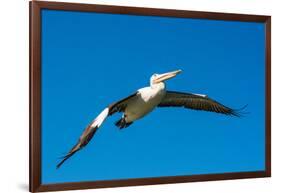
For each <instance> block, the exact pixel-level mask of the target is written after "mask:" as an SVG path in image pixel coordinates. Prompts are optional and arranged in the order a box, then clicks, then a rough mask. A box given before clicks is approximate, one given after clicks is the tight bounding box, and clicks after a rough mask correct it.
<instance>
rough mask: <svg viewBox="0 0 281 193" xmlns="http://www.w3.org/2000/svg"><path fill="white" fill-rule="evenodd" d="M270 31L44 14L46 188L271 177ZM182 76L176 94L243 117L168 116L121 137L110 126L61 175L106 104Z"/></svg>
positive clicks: (163, 113) (161, 112)
mask: <svg viewBox="0 0 281 193" xmlns="http://www.w3.org/2000/svg"><path fill="white" fill-rule="evenodd" d="M264 27H265V26H264V25H263V24H260V23H250V22H230V21H214V20H201V19H180V18H166V17H150V16H129V15H112V14H97V13H82V12H68V11H53V10H43V11H42V183H43V184H47V183H61V182H76V181H95V180H112V179H128V178H143V177H159V176H177V175H193V174H210V173H225V172H241V171H260V170H264V169H265V168H264V165H265V162H264V154H265V149H264V143H265V141H264V138H265V127H264V125H265V120H264V115H265V103H264V100H265V98H264V91H265V85H264V79H265V76H264V68H265V67H264V61H265V56H264V49H265V41H264V39H265V38H264V37H265V28H264ZM177 69H181V70H182V71H183V72H182V73H181V74H180V75H178V76H177V77H176V78H174V79H171V80H169V81H168V82H167V84H166V85H167V90H174V91H181V92H191V93H200V94H207V95H208V96H209V97H210V98H213V99H215V100H217V101H219V102H221V103H223V104H225V105H227V106H230V107H232V108H240V107H242V106H244V105H245V104H248V107H247V109H246V111H248V112H250V113H249V114H247V115H246V116H244V117H242V118H236V117H228V116H225V115H220V114H216V113H209V112H201V111H194V110H187V109H181V108H161V109H160V108H159V109H155V110H154V111H153V112H152V113H150V114H149V115H148V116H146V117H144V118H142V119H141V120H138V121H136V122H134V123H133V124H132V125H131V126H130V127H128V128H126V129H123V130H119V129H118V128H117V127H116V126H115V125H114V122H115V121H116V120H117V119H119V118H120V116H121V114H115V115H114V116H111V117H109V118H108V119H107V120H106V122H105V123H104V124H103V125H102V127H101V128H100V129H99V130H98V131H97V133H96V135H95V136H94V137H93V139H92V141H91V142H90V143H89V144H88V145H87V146H86V147H85V148H84V149H83V150H81V151H79V152H78V153H76V154H75V155H74V156H73V157H72V158H70V159H69V160H67V161H66V162H65V163H64V164H63V165H62V167H61V168H60V169H59V170H57V169H56V165H57V163H58V162H59V161H60V159H59V157H61V156H63V155H64V154H66V153H67V152H68V151H69V150H70V149H71V148H72V146H73V145H74V144H75V143H76V142H77V140H78V138H79V137H80V135H81V133H82V132H83V130H84V128H85V127H86V126H87V125H88V124H89V122H90V121H91V120H92V119H94V118H95V117H96V116H97V115H98V114H99V113H100V112H101V111H102V110H103V109H104V108H105V107H106V106H107V105H109V104H110V103H112V102H115V101H117V100H120V99H122V98H124V97H126V96H128V95H130V94H132V93H134V92H135V91H136V90H137V89H139V88H142V87H145V86H148V85H149V79H150V76H151V75H152V74H153V73H164V72H167V71H171V70H177Z"/></svg>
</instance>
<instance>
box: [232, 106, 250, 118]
mask: <svg viewBox="0 0 281 193" xmlns="http://www.w3.org/2000/svg"><path fill="white" fill-rule="evenodd" d="M247 106H248V104H246V105H244V106H243V107H241V108H239V109H233V110H232V111H231V113H230V114H231V115H233V116H235V117H244V116H245V115H246V114H249V112H245V111H244V110H245V109H246V108H247Z"/></svg>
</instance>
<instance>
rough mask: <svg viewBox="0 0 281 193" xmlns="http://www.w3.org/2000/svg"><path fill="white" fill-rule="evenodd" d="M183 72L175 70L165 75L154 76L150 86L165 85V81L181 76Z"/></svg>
mask: <svg viewBox="0 0 281 193" xmlns="http://www.w3.org/2000/svg"><path fill="white" fill-rule="evenodd" d="M180 72H181V70H175V71H172V72H167V73H164V74H153V75H152V76H151V78H150V85H151V86H152V85H155V84H159V83H163V82H164V81H165V80H168V79H171V78H173V77H175V76H176V75H177V74H179V73H180Z"/></svg>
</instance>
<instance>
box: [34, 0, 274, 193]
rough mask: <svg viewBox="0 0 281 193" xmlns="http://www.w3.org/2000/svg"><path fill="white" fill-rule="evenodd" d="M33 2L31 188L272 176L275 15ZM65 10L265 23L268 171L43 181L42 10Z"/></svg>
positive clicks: (90, 186)
mask: <svg viewBox="0 0 281 193" xmlns="http://www.w3.org/2000/svg"><path fill="white" fill-rule="evenodd" d="M29 6H30V149H29V152H30V165H29V167H30V179H29V181H30V186H29V187H30V189H29V190H30V191H31V192H43V191H59V190H76V189H88V188H104V187H121V186H136V185H151V184H166V183H183V182H196V181H212V180H229V179H242V178H260V177H270V176H271V17H270V16H262V15H245V14H230V13H211V12H197V11H183V10H169V9H153V8H137V7H123V6H106V5H93V4H76V3H62V2H60V3H59V2H44V1H31V2H29ZM42 9H50V10H63V11H80V12H97V13H111V14H128V15H142V16H165V17H176V18H194V19H209V20H226V21H245V22H258V23H264V24H265V29H266V32H265V34H266V37H265V42H266V46H265V47H266V49H265V59H266V61H265V68H266V69H265V80H266V82H265V85H266V90H265V100H266V101H265V104H266V107H265V111H266V112H265V116H266V117H265V129H266V131H265V132H266V133H265V144H264V145H265V158H266V160H265V168H266V169H265V171H253V172H251V171H250V172H235V173H221V174H203V175H201V174H200V175H191V176H171V177H166V176H165V177H155V178H137V179H125V180H123V179H122V180H108V181H93V182H88V181H87V182H70V183H58V184H42V182H41V111H42V109H41V10H42Z"/></svg>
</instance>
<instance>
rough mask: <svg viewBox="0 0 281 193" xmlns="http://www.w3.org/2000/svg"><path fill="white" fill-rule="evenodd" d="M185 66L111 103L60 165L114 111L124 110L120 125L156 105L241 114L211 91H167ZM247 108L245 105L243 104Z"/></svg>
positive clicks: (153, 77)
mask: <svg viewBox="0 0 281 193" xmlns="http://www.w3.org/2000/svg"><path fill="white" fill-rule="evenodd" d="M180 72H181V70H176V71H172V72H168V73H164V74H153V75H152V76H151V78H150V86H148V87H144V88H141V89H139V90H137V92H135V93H134V94H132V95H130V96H128V97H126V98H124V99H122V100H119V101H117V102H115V103H112V104H111V105H109V106H107V107H106V108H105V109H104V110H103V111H102V112H101V113H100V114H99V115H98V116H97V117H96V118H95V119H94V120H93V121H92V122H91V123H90V124H89V125H88V127H86V129H85V130H84V131H83V133H82V135H81V136H80V138H79V140H78V142H77V143H76V145H75V146H74V147H73V148H72V149H71V150H70V151H69V153H67V154H66V155H65V156H64V157H62V160H61V161H60V162H59V164H58V165H57V168H59V167H60V166H61V165H62V164H63V163H64V162H65V161H66V160H67V159H69V158H70V157H71V156H72V155H73V154H75V153H76V152H77V151H79V150H81V149H82V148H83V147H85V146H86V145H87V144H88V143H89V141H90V140H91V139H92V137H93V136H94V134H95V133H96V131H97V130H98V128H99V127H100V126H101V125H102V123H103V122H104V121H105V120H106V118H107V117H108V116H110V115H113V114H114V113H117V112H122V117H121V118H120V119H119V120H118V121H116V122H115V125H116V126H117V127H119V128H120V129H123V128H126V127H128V126H130V125H131V124H132V123H133V122H134V121H136V120H138V119H140V118H142V117H144V116H145V115H147V114H148V113H150V112H151V111H152V110H154V109H155V108H156V107H184V108H188V109H193V110H203V111H210V112H215V113H221V114H225V115H232V116H237V117H239V116H240V113H239V112H238V111H239V109H238V110H237V109H236V110H235V109H232V108H229V107H227V106H224V105H222V104H220V103H219V102H217V101H215V100H213V99H211V98H209V97H208V96H207V95H202V94H192V93H183V92H175V91H167V90H166V87H165V81H166V80H169V79H171V78H173V77H175V76H176V75H178V74H179V73H180ZM243 108H244V107H243Z"/></svg>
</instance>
